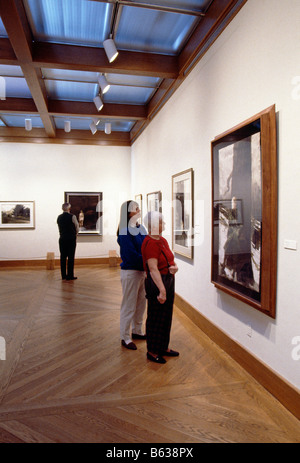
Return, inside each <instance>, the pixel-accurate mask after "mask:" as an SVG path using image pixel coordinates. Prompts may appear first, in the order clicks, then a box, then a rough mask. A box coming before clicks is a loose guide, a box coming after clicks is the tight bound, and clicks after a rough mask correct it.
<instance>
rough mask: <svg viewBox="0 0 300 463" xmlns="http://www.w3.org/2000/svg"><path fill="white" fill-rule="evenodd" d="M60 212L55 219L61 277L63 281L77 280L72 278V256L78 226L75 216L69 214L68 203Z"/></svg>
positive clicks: (69, 207) (73, 254)
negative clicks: (57, 230)
mask: <svg viewBox="0 0 300 463" xmlns="http://www.w3.org/2000/svg"><path fill="white" fill-rule="evenodd" d="M62 210H63V213H62V214H60V215H59V216H58V217H57V224H58V229H59V250H60V269H61V277H62V279H63V280H77V277H74V256H75V249H76V236H77V233H78V231H79V224H78V221H77V219H76V216H75V215H73V214H71V213H70V210H71V204H70V203H64V204H63V205H62ZM67 259H68V265H67Z"/></svg>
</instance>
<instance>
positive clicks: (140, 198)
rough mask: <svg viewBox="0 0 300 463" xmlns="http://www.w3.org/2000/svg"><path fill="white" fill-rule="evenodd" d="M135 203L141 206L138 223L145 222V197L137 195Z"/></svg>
mask: <svg viewBox="0 0 300 463" xmlns="http://www.w3.org/2000/svg"><path fill="white" fill-rule="evenodd" d="M134 199H135V202H136V203H137V204H138V205H139V208H140V211H141V212H140V214H141V217H140V218H139V220H138V223H142V221H143V195H135V198H134Z"/></svg>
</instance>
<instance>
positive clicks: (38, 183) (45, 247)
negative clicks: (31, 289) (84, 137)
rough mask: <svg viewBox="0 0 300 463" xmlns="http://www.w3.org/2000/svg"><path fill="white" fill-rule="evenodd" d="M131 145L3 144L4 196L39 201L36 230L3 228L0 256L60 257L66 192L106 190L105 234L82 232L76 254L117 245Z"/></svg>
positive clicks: (0, 182) (101, 253) (0, 184)
mask: <svg viewBox="0 0 300 463" xmlns="http://www.w3.org/2000/svg"><path fill="white" fill-rule="evenodd" d="M130 164H131V160H130V148H129V147H101V146H100V147H97V146H80V145H74V146H67V145H47V144H18V143H1V144H0V200H1V201H35V222H36V224H35V225H36V226H35V229H34V230H9V231H8V230H3V229H2V230H0V260H14V259H19V260H20V259H21V260H22V259H45V258H46V255H47V252H55V255H56V257H59V249H58V227H57V224H56V219H57V216H58V215H59V214H61V212H62V210H61V205H62V203H63V202H64V192H65V191H79V192H80V191H81V192H103V217H104V222H103V237H97V236H92V237H86V236H79V237H78V239H77V248H76V257H106V256H108V251H109V249H116V250H117V251H118V252H119V246H118V245H117V243H116V229H117V224H118V220H119V210H120V205H121V203H122V201H125V200H127V199H129V197H128V195H129V194H130V182H131V170H130Z"/></svg>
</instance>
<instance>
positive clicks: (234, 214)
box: [213, 196, 243, 226]
mask: <svg viewBox="0 0 300 463" xmlns="http://www.w3.org/2000/svg"><path fill="white" fill-rule="evenodd" d="M242 205H243V201H242V200H241V199H236V198H235V197H234V196H233V198H232V199H223V200H220V201H219V200H216V201H214V209H213V217H214V225H218V224H219V223H220V217H221V218H222V217H226V220H227V221H228V224H229V225H231V226H233V225H242V224H243V211H242Z"/></svg>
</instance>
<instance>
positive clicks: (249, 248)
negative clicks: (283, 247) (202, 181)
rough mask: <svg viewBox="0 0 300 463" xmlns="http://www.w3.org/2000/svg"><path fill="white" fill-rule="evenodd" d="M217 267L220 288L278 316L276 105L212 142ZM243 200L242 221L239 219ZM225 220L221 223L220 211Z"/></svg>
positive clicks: (213, 268) (214, 264)
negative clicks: (239, 206)
mask: <svg viewBox="0 0 300 463" xmlns="http://www.w3.org/2000/svg"><path fill="white" fill-rule="evenodd" d="M211 157H212V252H211V254H212V263H211V281H212V283H213V284H214V285H215V287H216V288H218V289H220V290H222V291H225V292H226V293H228V294H230V295H231V296H233V297H235V298H237V299H239V300H241V301H243V302H245V303H246V304H249V305H250V306H252V307H254V308H256V309H258V310H260V311H261V312H263V313H265V314H266V315H268V316H270V317H272V318H275V316H276V280H277V278H276V276H277V139H276V114H275V105H273V106H270V107H269V108H267V109H265V110H264V111H262V112H260V113H259V114H256V115H255V116H253V117H251V118H250V119H248V120H246V121H244V122H243V123H241V124H239V125H238V126H236V127H234V128H232V129H230V130H228V131H227V132H225V133H223V134H221V135H219V136H218V137H216V138H215V139H214V140H213V141H212V142H211ZM237 200H239V201H240V204H241V207H242V216H241V217H242V220H236V221H235V220H234V217H235V218H237V216H238V211H237V204H238V202H237ZM216 204H221V205H222V206H221V207H219V208H218V214H219V216H218V217H216V209H215V205H216Z"/></svg>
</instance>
